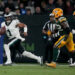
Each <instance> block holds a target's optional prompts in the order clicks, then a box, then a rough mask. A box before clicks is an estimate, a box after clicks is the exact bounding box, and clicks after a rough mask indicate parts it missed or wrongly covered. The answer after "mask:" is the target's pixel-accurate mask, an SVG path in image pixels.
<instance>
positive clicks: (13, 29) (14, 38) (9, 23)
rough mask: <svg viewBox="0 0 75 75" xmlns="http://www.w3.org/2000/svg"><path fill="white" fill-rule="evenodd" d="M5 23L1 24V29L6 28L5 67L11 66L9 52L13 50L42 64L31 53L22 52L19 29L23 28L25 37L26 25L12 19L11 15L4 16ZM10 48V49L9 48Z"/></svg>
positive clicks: (37, 57) (21, 39)
mask: <svg viewBox="0 0 75 75" xmlns="http://www.w3.org/2000/svg"><path fill="white" fill-rule="evenodd" d="M4 17H5V21H4V22H2V24H1V28H2V27H5V28H6V32H5V35H6V39H5V40H4V50H5V53H6V56H7V61H6V62H5V65H8V64H11V63H12V60H11V52H10V49H11V48H13V49H15V50H18V51H19V52H20V53H21V54H22V55H23V56H26V57H29V58H32V59H35V60H37V62H39V63H40V64H42V58H41V57H40V56H36V55H34V54H32V53H31V52H28V51H26V50H24V48H23V47H22V45H21V41H24V40H25V38H22V37H21V36H20V32H19V28H24V33H23V34H24V35H25V36H26V35H27V25H25V24H23V23H21V22H19V20H18V19H12V14H10V13H9V14H5V15H4ZM10 47H11V48H10Z"/></svg>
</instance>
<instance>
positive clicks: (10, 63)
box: [3, 61, 12, 66]
mask: <svg viewBox="0 0 75 75" xmlns="http://www.w3.org/2000/svg"><path fill="white" fill-rule="evenodd" d="M3 65H4V66H8V65H9V66H11V65H12V62H11V61H6V62H5V63H4V64H3Z"/></svg>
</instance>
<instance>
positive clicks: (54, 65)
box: [46, 62, 56, 68]
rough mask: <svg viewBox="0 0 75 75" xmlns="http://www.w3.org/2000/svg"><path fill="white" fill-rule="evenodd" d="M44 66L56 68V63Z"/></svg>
mask: <svg viewBox="0 0 75 75" xmlns="http://www.w3.org/2000/svg"><path fill="white" fill-rule="evenodd" d="M46 66H48V67H52V68H56V63H55V62H51V63H46Z"/></svg>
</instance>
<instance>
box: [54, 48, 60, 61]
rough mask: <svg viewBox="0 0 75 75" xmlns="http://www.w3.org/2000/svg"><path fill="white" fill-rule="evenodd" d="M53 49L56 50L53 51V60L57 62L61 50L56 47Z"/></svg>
mask: <svg viewBox="0 0 75 75" xmlns="http://www.w3.org/2000/svg"><path fill="white" fill-rule="evenodd" d="M53 51H54V52H53V62H56V61H57V59H58V57H59V54H60V52H59V51H58V49H57V48H54V50H53Z"/></svg>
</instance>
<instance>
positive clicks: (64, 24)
mask: <svg viewBox="0 0 75 75" xmlns="http://www.w3.org/2000/svg"><path fill="white" fill-rule="evenodd" d="M61 25H62V26H63V29H64V31H65V33H66V34H69V33H70V32H71V29H70V27H69V25H68V23H67V22H62V23H61Z"/></svg>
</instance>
